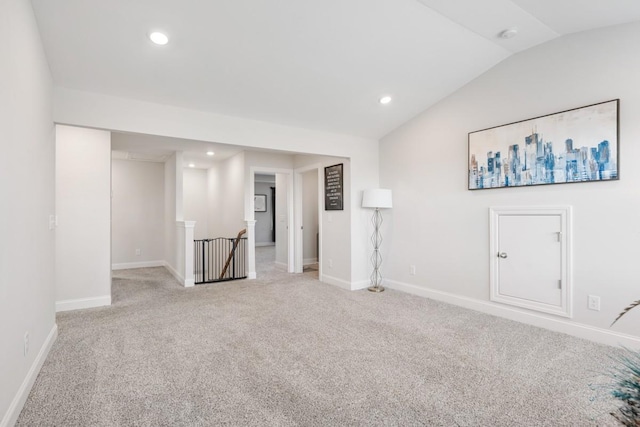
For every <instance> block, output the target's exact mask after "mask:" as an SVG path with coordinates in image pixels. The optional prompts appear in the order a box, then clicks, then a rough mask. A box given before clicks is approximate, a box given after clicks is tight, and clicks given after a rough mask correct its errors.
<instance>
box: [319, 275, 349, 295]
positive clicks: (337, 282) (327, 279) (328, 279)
mask: <svg viewBox="0 0 640 427" xmlns="http://www.w3.org/2000/svg"><path fill="white" fill-rule="evenodd" d="M320 281H321V282H323V283H328V284H329V285H333V286H337V287H339V288H342V289H346V290H347V291H350V290H351V282H347V281H346V280H342V279H338V278H337V277H332V276H328V275H326V274H323V275H322V278H321V279H320Z"/></svg>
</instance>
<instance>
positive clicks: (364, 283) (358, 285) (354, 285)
mask: <svg viewBox="0 0 640 427" xmlns="http://www.w3.org/2000/svg"><path fill="white" fill-rule="evenodd" d="M369 286H371V280H369V279H367V280H360V281H359V282H351V290H352V291H359V290H360V289H367V288H368V287H369Z"/></svg>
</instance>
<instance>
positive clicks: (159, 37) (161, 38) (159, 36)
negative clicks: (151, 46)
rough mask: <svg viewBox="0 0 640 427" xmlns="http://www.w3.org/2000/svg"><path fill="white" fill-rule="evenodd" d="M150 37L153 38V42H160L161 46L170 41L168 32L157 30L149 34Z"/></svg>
mask: <svg viewBox="0 0 640 427" xmlns="http://www.w3.org/2000/svg"><path fill="white" fill-rule="evenodd" d="M149 38H150V39H151V41H152V42H154V43H155V44H159V45H161V46H162V45H165V44H167V43H169V37H167V35H166V34H163V33H159V32H157V31H155V32H153V33H151V34H149Z"/></svg>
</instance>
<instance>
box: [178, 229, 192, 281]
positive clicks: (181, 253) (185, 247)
mask: <svg viewBox="0 0 640 427" xmlns="http://www.w3.org/2000/svg"><path fill="white" fill-rule="evenodd" d="M176 223H177V225H178V229H179V230H180V231H181V232H180V233H178V259H180V260H182V262H179V263H178V264H179V267H180V270H179V273H180V275H181V276H182V277H183V279H182V284H183V285H184V287H185V288H187V287H189V286H193V285H194V284H195V281H196V280H195V275H194V272H193V256H194V254H193V230H194V228H195V226H196V221H177V222H176Z"/></svg>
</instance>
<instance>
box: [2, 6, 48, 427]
mask: <svg viewBox="0 0 640 427" xmlns="http://www.w3.org/2000/svg"><path fill="white" fill-rule="evenodd" d="M0 39H2V40H3V42H2V43H0V70H2V78H0V129H2V166H1V167H0V199H1V200H2V201H3V202H2V210H1V211H0V212H1V215H2V221H0V236H2V237H1V238H0V325H2V326H1V327H0V348H1V350H0V426H3V427H4V426H10V425H13V423H14V422H15V420H16V419H17V417H18V415H19V414H20V411H21V410H22V406H23V405H24V402H25V400H26V398H27V396H28V394H29V390H30V389H31V386H32V384H33V381H35V378H36V376H37V374H38V371H39V370H40V366H41V364H42V362H43V361H44V358H45V357H46V354H47V352H48V350H49V348H50V346H51V344H52V343H53V341H54V340H55V337H56V330H57V329H56V324H55V312H54V301H55V299H54V298H55V286H54V274H55V272H54V231H53V230H50V229H49V226H48V223H49V215H51V214H54V212H55V207H54V191H55V187H54V178H55V176H54V127H53V118H52V111H51V77H50V75H49V68H48V66H47V63H46V58H45V56H44V52H43V50H42V45H41V42H40V35H39V33H38V29H37V27H36V23H35V19H34V16H33V11H32V10H31V3H30V2H27V1H22V0H9V1H2V2H0ZM25 332H29V352H28V353H27V354H26V355H24V353H23V345H24V344H23V339H24V334H25Z"/></svg>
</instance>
